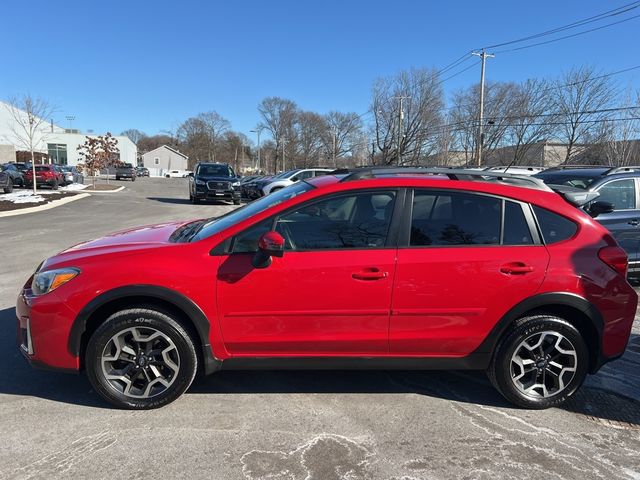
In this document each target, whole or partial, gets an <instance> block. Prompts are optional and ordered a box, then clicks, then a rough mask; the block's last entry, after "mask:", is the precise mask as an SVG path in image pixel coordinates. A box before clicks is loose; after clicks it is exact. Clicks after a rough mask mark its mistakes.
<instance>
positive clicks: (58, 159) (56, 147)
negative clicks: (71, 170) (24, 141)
mask: <svg viewBox="0 0 640 480" xmlns="http://www.w3.org/2000/svg"><path fill="white" fill-rule="evenodd" d="M47 150H48V154H49V161H50V162H51V163H55V164H56V165H66V164H67V146H66V145H65V144H62V143H48V144H47Z"/></svg>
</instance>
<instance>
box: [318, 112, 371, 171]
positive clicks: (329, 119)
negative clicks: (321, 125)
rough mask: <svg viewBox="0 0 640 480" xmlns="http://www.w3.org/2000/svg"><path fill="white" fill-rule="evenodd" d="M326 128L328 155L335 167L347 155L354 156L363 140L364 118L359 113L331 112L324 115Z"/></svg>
mask: <svg viewBox="0 0 640 480" xmlns="http://www.w3.org/2000/svg"><path fill="white" fill-rule="evenodd" d="M324 122H325V124H326V130H325V132H324V135H323V140H324V145H325V150H326V152H327V157H328V158H331V159H332V164H333V167H334V168H338V160H339V159H341V158H342V157H344V156H345V155H350V156H353V154H354V153H355V150H356V148H357V147H358V146H359V143H360V142H361V140H362V138H361V137H362V129H363V124H362V118H361V117H360V115H358V114H357V113H353V112H350V113H342V112H335V111H333V112H329V113H328V114H326V115H325V116H324Z"/></svg>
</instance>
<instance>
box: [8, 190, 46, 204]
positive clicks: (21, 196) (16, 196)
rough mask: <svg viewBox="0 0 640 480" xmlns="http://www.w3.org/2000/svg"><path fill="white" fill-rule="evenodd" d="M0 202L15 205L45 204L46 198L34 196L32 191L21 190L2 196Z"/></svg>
mask: <svg viewBox="0 0 640 480" xmlns="http://www.w3.org/2000/svg"><path fill="white" fill-rule="evenodd" d="M0 201H6V202H13V203H38V202H44V197H43V196H42V195H34V194H33V191H31V190H20V191H15V192H12V193H5V194H2V195H0Z"/></svg>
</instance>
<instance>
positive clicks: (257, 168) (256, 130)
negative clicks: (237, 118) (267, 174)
mask: <svg viewBox="0 0 640 480" xmlns="http://www.w3.org/2000/svg"><path fill="white" fill-rule="evenodd" d="M261 132H262V128H261V127H258V128H256V129H255V130H251V133H255V134H257V135H258V164H257V165H256V170H257V173H258V174H260V133H261Z"/></svg>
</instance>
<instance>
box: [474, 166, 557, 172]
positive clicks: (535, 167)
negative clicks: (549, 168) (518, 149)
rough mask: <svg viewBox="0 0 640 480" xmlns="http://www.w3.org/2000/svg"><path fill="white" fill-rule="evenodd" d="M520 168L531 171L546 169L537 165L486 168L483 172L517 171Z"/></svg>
mask: <svg viewBox="0 0 640 480" xmlns="http://www.w3.org/2000/svg"><path fill="white" fill-rule="evenodd" d="M518 168H519V169H520V170H531V171H534V170H544V169H545V168H544V167H540V166H537V165H494V166H492V167H485V168H484V169H483V170H485V171H487V172H490V171H491V170H502V169H509V170H511V169H513V170H516V169H518Z"/></svg>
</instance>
